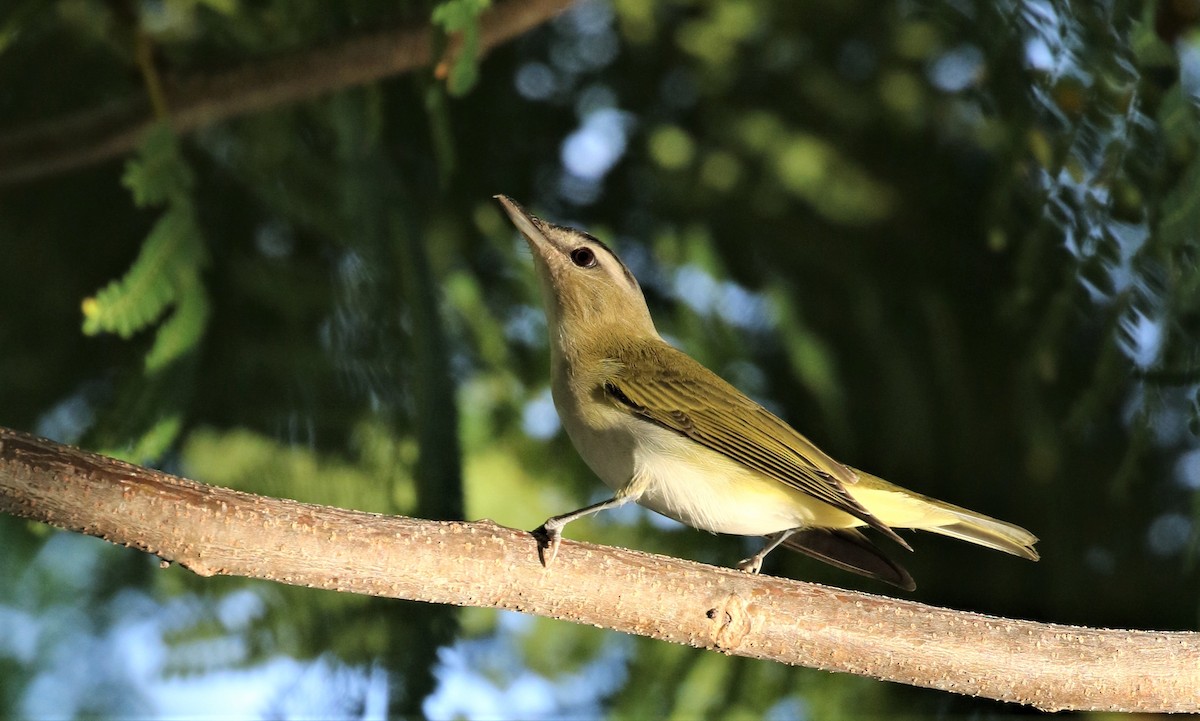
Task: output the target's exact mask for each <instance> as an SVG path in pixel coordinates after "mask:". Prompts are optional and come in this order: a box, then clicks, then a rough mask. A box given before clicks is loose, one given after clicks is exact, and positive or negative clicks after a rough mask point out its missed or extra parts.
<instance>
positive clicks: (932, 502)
mask: <svg viewBox="0 0 1200 721" xmlns="http://www.w3.org/2000/svg"><path fill="white" fill-rule="evenodd" d="M855 472H856V473H857V474H858V477H859V482H858V483H857V484H855V485H854V486H850V487H849V488H847V490H849V491H850V493H851V494H852V495H853V496H854V497H855V498H856V499H858V500H859V501H860V502H861V503H862V504H863V505H864V506H866V507H867V509H868V510H870V511H871V512H872V513H874V514H875V515H876V516H877V517H878V518H879V519H880V520H881V521H883V522H884V523H886V524H887V525H888V526H892V527H895V528H919V529H922V530H925V531H930V532H932V533H939V534H941V535H943V536H949V537H951V538H957V539H959V540H962V541H969V542H971V543H977V544H979V545H981V546H986V547H987V548H994V549H996V550H997V551H1004V552H1005V553H1011V554H1013V555H1014V556H1020V557H1021V558H1028V559H1029V560H1031V561H1036V560H1038V552H1037V551H1036V550H1035V549H1034V547H1033V546H1034V544H1035V543H1037V540H1038V539H1037V536H1035V535H1033V534H1032V533H1030V532H1029V531H1026V530H1025V529H1024V528H1021V527H1020V526H1018V525H1015V524H1012V523H1007V522H1005V521H1000V520H997V519H995V518H992V517H991V516H985V515H984V514H982V513H976V512H975V511H970V510H967V509H966V508H962V507H961V506H955V505H954V504H951V503H946V502H945V501H939V500H937V499H936V498H930V497H929V496H923V495H921V494H919V493H915V492H913V491H909V490H907V489H903V488H899V487H898V486H894V485H892V484H891V483H888V482H887V481H885V480H883V479H882V478H879V477H878V476H873V475H871V474H870V473H866V472H865V471H859V470H857V469H855Z"/></svg>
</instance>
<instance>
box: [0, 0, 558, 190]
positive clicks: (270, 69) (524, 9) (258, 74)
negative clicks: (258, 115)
mask: <svg viewBox="0 0 1200 721" xmlns="http://www.w3.org/2000/svg"><path fill="white" fill-rule="evenodd" d="M570 4H571V0H508V1H507V2H500V3H497V4H496V5H493V6H492V7H491V8H489V9H488V10H486V11H484V13H483V15H482V16H481V17H480V41H479V42H480V53H481V54H486V53H487V52H488V51H489V50H491V49H492V48H494V47H495V46H497V45H500V44H502V43H504V42H506V41H508V40H510V39H512V38H514V37H516V36H518V35H520V34H522V33H524V32H525V31H527V30H529V29H531V28H533V27H536V26H537V25H540V24H541V23H543V22H545V21H546V20H548V19H550V18H551V17H553V16H554V15H556V14H558V13H560V12H562V11H563V10H565V9H566V8H567V7H569V6H570ZM433 32H434V31H433V29H432V28H431V27H430V26H429V25H427V24H421V25H418V26H410V27H403V28H395V29H391V30H386V31H381V32H377V33H374V34H369V35H364V36H361V37H354V38H349V39H346V40H343V41H342V42H340V43H338V44H336V45H333V46H330V47H327V48H319V49H315V50H309V51H306V52H304V53H301V54H298V55H292V56H286V57H280V58H274V59H271V60H267V61H264V62H262V63H260V64H257V65H252V66H247V67H243V68H238V69H236V70H233V71H230V72H226V73H221V74H218V75H213V76H206V77H193V78H187V79H184V80H181V81H178V82H175V83H172V84H169V85H168V86H167V87H165V88H164V91H165V96H166V98H165V103H166V107H167V108H168V110H169V120H170V122H171V126H172V128H174V130H175V132H176V133H179V134H181V135H183V134H186V133H190V132H192V131H194V130H197V129H198V128H202V127H204V126H206V125H211V124H213V123H216V122H219V121H222V120H227V119H229V118H232V117H235V116H238V115H243V114H246V113H253V112H257V111H260V110H264V109H267V108H271V107H275V106H277V105H286V104H288V103H294V102H298V101H301V100H309V99H312V98H316V97H319V96H321V95H324V94H326V93H329V92H332V91H334V90H340V89H342V88H345V87H349V86H353V85H363V84H365V83H370V82H374V81H376V80H381V79H383V78H386V77H389V76H392V75H397V74H400V73H404V72H408V71H410V70H413V69H415V68H419V67H425V66H429V65H432V64H433V63H434V61H435V58H434V57H433V42H432V41H433ZM154 122H155V119H154V117H153V113H152V112H151V108H150V104H149V102H148V101H147V99H146V98H145V97H144V96H142V95H138V96H136V97H127V98H122V99H120V100H116V101H113V102H110V103H107V104H105V105H102V106H99V107H94V108H88V109H86V110H82V111H78V112H75V113H72V114H70V115H66V116H63V117H59V118H54V119H51V120H47V121H43V122H40V123H37V124H35V125H32V126H28V127H25V128H19V129H16V130H12V131H10V132H8V133H6V134H4V135H0V187H2V186H5V185H14V184H17V183H22V182H27V181H30V180H35V179H37V178H42V177H46V176H50V175H55V174H58V173H62V172H66V171H68V170H73V169H76V168H79V167H83V166H86V165H90V164H92V163H97V162H100V161H102V160H107V159H109V158H112V157H115V156H118V155H122V154H124V153H127V152H129V151H131V150H133V149H134V148H135V147H137V144H138V142H139V140H140V139H141V137H142V135H143V134H144V133H145V132H146V130H147V129H148V128H149V127H150V126H151V124H153V123H154Z"/></svg>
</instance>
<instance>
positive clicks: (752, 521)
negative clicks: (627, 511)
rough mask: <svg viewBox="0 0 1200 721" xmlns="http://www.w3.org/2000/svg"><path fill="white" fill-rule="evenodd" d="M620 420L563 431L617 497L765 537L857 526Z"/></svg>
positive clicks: (677, 440)
mask: <svg viewBox="0 0 1200 721" xmlns="http://www.w3.org/2000/svg"><path fill="white" fill-rule="evenodd" d="M621 415H622V416H624V417H623V418H621V419H620V420H619V421H618V422H616V423H614V425H613V426H612V427H610V428H608V429H606V430H603V431H597V430H595V429H589V428H582V427H572V424H566V430H567V432H568V434H569V435H570V436H571V439H572V441H573V442H574V443H575V447H576V449H578V450H579V452H580V455H582V456H583V459H584V460H585V461H586V462H587V464H588V466H589V467H591V469H592V470H593V471H594V472H595V473H596V475H598V476H599V477H600V479H601V480H603V481H604V483H605V484H606V485H607V486H609V487H610V488H612V489H613V490H614V491H616V492H618V493H619V492H622V489H626V488H627V487H628V488H627V491H626V492H629V493H631V495H633V496H634V497H635V498H636V500H637V502H638V504H640V505H642V506H645V507H646V508H649V509H650V510H652V511H655V512H657V513H661V514H662V515H664V516H667V517H668V518H673V519H675V520H677V521H679V522H680V523H684V524H686V525H688V526H692V527H693V528H698V529H700V530H704V531H711V532H713V533H728V534H733V535H740V536H765V535H767V534H770V533H776V532H778V531H783V530H787V529H789V528H797V527H802V526H812V525H819V526H850V525H858V524H859V523H860V521H858V519H855V518H853V517H851V516H849V515H847V514H845V513H842V512H840V511H837V510H835V509H833V508H831V507H830V506H828V505H826V504H824V503H821V502H819V501H817V500H815V499H813V498H812V497H810V496H808V495H807V494H805V493H803V492H801V491H798V490H796V489H794V488H791V487H790V486H787V485H786V484H784V483H781V482H779V481H776V480H774V479H772V478H769V477H767V476H764V475H762V474H760V473H758V472H757V471H754V470H751V469H750V468H747V467H746V466H744V465H742V464H740V463H737V462H736V461H733V460H732V459H730V458H728V457H726V456H724V455H721V454H720V453H717V452H716V451H712V450H709V449H707V448H705V447H703V446H701V445H699V444H698V443H696V442H695V441H692V440H691V439H689V438H685V437H684V436H681V435H679V434H678V433H675V432H674V431H670V430H667V429H665V428H660V427H658V426H654V425H652V424H649V423H645V422H644V421H640V420H637V419H635V418H632V417H629V416H625V415H624V414H621Z"/></svg>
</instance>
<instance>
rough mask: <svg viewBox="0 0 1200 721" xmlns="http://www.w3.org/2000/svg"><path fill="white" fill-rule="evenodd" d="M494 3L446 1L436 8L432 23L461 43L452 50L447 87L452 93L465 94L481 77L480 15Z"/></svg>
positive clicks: (462, 0)
mask: <svg viewBox="0 0 1200 721" xmlns="http://www.w3.org/2000/svg"><path fill="white" fill-rule="evenodd" d="M491 4H492V3H491V0H445V1H444V2H442V3H439V4H438V5H437V6H436V7H434V8H433V16H432V20H433V23H434V24H435V25H438V26H440V27H441V28H442V29H444V30H445V31H446V33H447V34H448V35H451V36H453V37H455V39H456V42H458V43H459V44H458V45H457V46H454V47H453V50H452V51H451V52H450V53H449V56H450V59H451V65H450V67H449V68H448V71H449V74H448V75H447V77H446V87H447V89H449V91H450V94H451V95H459V96H461V95H465V94H466V93H467V92H468V91H470V89H471V88H472V87H473V86H474V85H475V81H476V80H478V79H479V16H480V14H482V13H483V11H484V10H487V9H488V7H490V6H491Z"/></svg>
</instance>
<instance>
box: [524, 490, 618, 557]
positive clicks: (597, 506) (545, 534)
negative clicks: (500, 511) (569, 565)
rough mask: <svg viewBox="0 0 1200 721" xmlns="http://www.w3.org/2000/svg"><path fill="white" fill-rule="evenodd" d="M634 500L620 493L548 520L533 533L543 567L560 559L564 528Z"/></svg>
mask: <svg viewBox="0 0 1200 721" xmlns="http://www.w3.org/2000/svg"><path fill="white" fill-rule="evenodd" d="M632 500H634V496H632V495H628V494H625V495H622V494H620V493H618V494H617V495H616V496H614V497H613V498H610V499H608V500H607V501H601V502H599V503H593V504H592V505H590V506H585V507H583V508H580V509H579V510H578V511H571V512H570V513H564V514H562V515H561V516H554V517H553V518H548V519H546V522H545V523H543V524H542V525H541V527H539V528H537V529H536V530H534V531H533V535H534V536H535V537H537V539H538V556H539V557H540V558H541V560H542V565H543V566H547V567H549V566H550V564H551V563H554V559H555V558H557V557H558V544H559V543H560V542H561V541H562V529H563V526H565V525H567V524H568V523H570V522H571V521H574V520H576V519H579V518H583V517H584V516H590V515H592V514H593V513H599V512H600V511H605V510H608V509H609V508H617V507H618V506H623V505H625V504H626V503H629V502H630V501H632Z"/></svg>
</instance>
